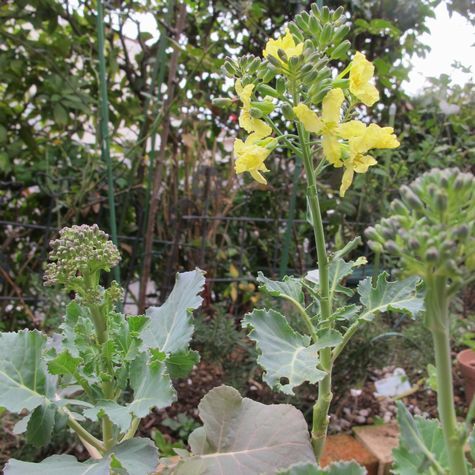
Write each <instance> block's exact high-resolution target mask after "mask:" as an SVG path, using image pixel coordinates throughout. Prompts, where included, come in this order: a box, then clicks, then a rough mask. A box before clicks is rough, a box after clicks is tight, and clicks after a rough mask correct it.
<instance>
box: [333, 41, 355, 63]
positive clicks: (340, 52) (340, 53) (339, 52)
mask: <svg viewBox="0 0 475 475" xmlns="http://www.w3.org/2000/svg"><path fill="white" fill-rule="evenodd" d="M350 47H351V42H350V41H348V40H345V41H343V42H342V43H340V44H339V45H338V46H337V47H336V48H335V49H334V50H333V51H332V52H331V55H330V57H331V58H332V59H342V58H344V57H345V56H346V54H347V53H348V51H349V49H350Z"/></svg>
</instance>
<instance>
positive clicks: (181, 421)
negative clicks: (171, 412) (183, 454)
mask: <svg viewBox="0 0 475 475" xmlns="http://www.w3.org/2000/svg"><path fill="white" fill-rule="evenodd" d="M162 425H164V426H165V427H168V428H169V429H171V430H172V431H173V432H175V433H176V434H177V436H178V437H179V438H180V439H183V440H186V439H187V438H188V436H189V435H190V434H191V432H193V431H194V430H195V429H196V427H197V426H198V425H199V424H198V423H197V422H196V421H195V420H194V419H193V418H192V417H190V416H187V415H186V414H184V413H181V412H180V414H178V415H177V417H176V419H171V418H170V417H167V418H166V419H164V420H163V421H162Z"/></svg>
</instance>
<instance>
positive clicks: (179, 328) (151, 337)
mask: <svg viewBox="0 0 475 475" xmlns="http://www.w3.org/2000/svg"><path fill="white" fill-rule="evenodd" d="M204 284H205V278H204V272H203V271H201V270H199V269H196V270H194V271H191V272H183V273H181V274H177V277H176V282H175V286H174V287H173V290H172V292H171V294H170V295H169V297H168V299H167V300H166V301H165V303H164V304H163V305H161V306H160V307H150V308H149V309H148V310H147V312H146V314H147V316H148V317H149V318H150V321H149V322H148V323H147V324H146V326H145V328H144V329H143V330H142V333H141V338H142V341H143V346H144V347H145V348H158V349H159V350H161V351H163V352H164V353H168V354H170V353H176V352H178V351H183V350H186V349H187V348H188V344H189V342H190V339H191V336H192V334H193V325H192V324H191V315H190V313H191V311H192V310H194V309H197V308H198V307H199V306H200V305H201V302H202V301H203V299H202V297H201V296H200V293H201V292H202V290H203V287H204Z"/></svg>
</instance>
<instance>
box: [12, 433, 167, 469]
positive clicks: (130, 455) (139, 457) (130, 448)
mask: <svg viewBox="0 0 475 475" xmlns="http://www.w3.org/2000/svg"><path fill="white" fill-rule="evenodd" d="M158 461H159V460H158V452H157V449H156V447H155V445H154V443H153V442H152V441H151V440H149V439H142V438H138V437H136V438H135V439H131V440H128V441H126V442H123V443H122V444H119V445H117V446H116V447H114V448H113V449H112V450H110V451H109V452H106V453H105V454H104V458H103V459H101V460H88V461H87V462H78V461H77V460H76V458H75V457H73V456H72V455H53V456H51V457H48V458H46V459H45V460H43V461H42V462H40V463H32V462H21V461H19V460H15V459H11V460H9V462H8V463H7V465H6V467H5V472H4V473H5V475H26V474H28V475H65V474H67V475H110V473H111V468H113V469H116V470H117V469H121V470H122V471H120V472H118V471H117V472H116V473H121V474H126V475H151V474H152V473H154V472H155V470H156V467H157V465H158ZM124 470H125V471H124Z"/></svg>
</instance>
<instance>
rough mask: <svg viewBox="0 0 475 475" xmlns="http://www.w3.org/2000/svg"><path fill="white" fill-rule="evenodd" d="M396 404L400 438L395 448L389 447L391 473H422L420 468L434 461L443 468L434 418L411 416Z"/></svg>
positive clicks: (443, 455) (444, 462) (440, 436)
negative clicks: (391, 458)
mask: <svg viewBox="0 0 475 475" xmlns="http://www.w3.org/2000/svg"><path fill="white" fill-rule="evenodd" d="M397 406H398V414H397V417H398V422H399V427H400V430H401V438H400V441H399V447H397V448H396V449H394V450H393V457H394V467H393V470H394V473H395V474H399V475H416V474H419V473H425V472H424V470H427V469H428V468H429V467H430V466H431V465H434V464H438V465H439V466H440V467H442V468H443V469H445V470H447V469H448V459H447V449H446V447H445V442H444V435H443V433H442V428H441V427H440V424H439V422H438V421H437V420H435V419H424V418H422V417H416V418H413V417H412V416H411V414H410V413H409V411H408V410H407V409H406V407H405V406H404V404H403V403H401V402H400V401H398V402H397Z"/></svg>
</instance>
